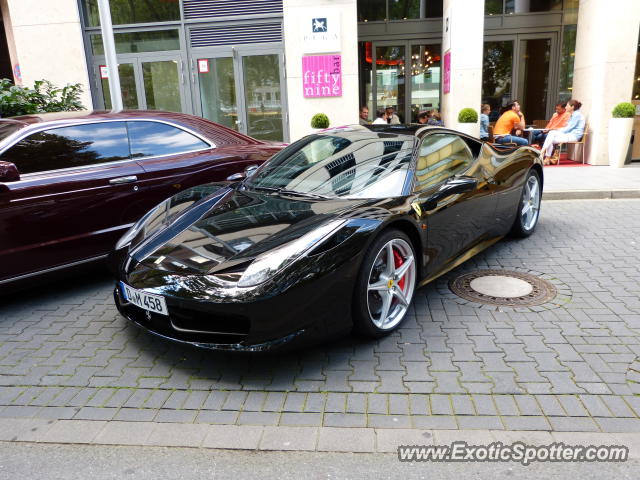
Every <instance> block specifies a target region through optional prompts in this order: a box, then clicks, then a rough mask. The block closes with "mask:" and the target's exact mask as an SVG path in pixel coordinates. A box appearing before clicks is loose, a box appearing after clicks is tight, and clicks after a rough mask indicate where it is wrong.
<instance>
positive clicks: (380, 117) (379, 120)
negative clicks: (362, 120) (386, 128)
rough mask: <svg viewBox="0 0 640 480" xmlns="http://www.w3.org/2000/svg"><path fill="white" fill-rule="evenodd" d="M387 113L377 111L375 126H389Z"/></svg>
mask: <svg viewBox="0 0 640 480" xmlns="http://www.w3.org/2000/svg"><path fill="white" fill-rule="evenodd" d="M387 118H388V117H387V112H386V110H378V111H376V119H375V120H374V121H373V125H380V124H384V125H386V124H387Z"/></svg>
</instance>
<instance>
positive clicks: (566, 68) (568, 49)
mask: <svg viewBox="0 0 640 480" xmlns="http://www.w3.org/2000/svg"><path fill="white" fill-rule="evenodd" d="M578 3H579V2H578V0H565V2H564V8H565V10H564V15H562V19H563V26H562V44H561V47H560V48H561V50H560V72H559V75H558V100H561V101H567V100H570V99H571V92H572V89H573V61H574V59H575V54H576V35H577V32H578V26H577V23H578Z"/></svg>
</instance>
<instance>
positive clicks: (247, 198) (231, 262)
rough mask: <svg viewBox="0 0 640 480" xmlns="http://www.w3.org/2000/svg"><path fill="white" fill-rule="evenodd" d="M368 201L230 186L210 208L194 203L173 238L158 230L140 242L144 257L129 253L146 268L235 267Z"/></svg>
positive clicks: (177, 270) (203, 271)
mask: <svg viewBox="0 0 640 480" xmlns="http://www.w3.org/2000/svg"><path fill="white" fill-rule="evenodd" d="M367 202H370V200H362V199H357V200H343V199H335V200H333V199H327V200H315V199H307V198H299V197H290V196H287V195H277V194H270V193H262V192H259V193H258V192H253V191H246V190H241V191H238V190H231V191H229V192H228V193H227V194H226V195H225V196H224V197H222V198H221V200H220V201H218V202H217V203H216V204H215V206H213V207H210V206H209V205H207V204H204V206H199V205H194V207H193V208H194V209H197V208H203V211H202V212H201V214H200V215H196V216H195V217H197V218H198V219H197V220H195V221H194V222H193V223H192V224H191V225H190V226H188V227H187V228H186V229H183V230H182V231H181V232H180V233H178V234H177V235H175V236H172V238H167V237H166V236H163V235H162V234H160V235H158V236H157V237H156V238H155V239H152V240H151V243H155V244H154V245H148V246H146V247H145V249H144V250H145V252H146V254H145V257H144V258H137V256H136V252H134V253H133V257H134V258H135V259H136V260H138V261H139V262H141V263H142V264H143V265H145V266H147V267H149V268H152V269H157V270H163V271H167V272H173V273H179V274H207V273H212V272H219V271H222V270H228V271H233V270H238V269H241V268H242V265H243V264H246V263H247V262H248V261H250V260H252V259H254V258H255V257H256V256H257V255H259V254H261V253H263V252H265V251H268V250H271V249H273V248H275V247H278V246H280V245H282V244H284V243H287V242H289V241H291V240H294V239H296V238H299V237H300V236H302V235H304V234H305V233H307V232H308V231H310V230H312V229H313V228H315V227H317V226H318V225H319V224H321V223H324V222H326V221H328V220H329V219H330V218H334V217H336V216H339V215H340V214H342V213H344V212H346V211H351V210H352V209H354V208H355V207H358V206H360V205H363V204H365V203H367ZM207 208H208V209H209V210H208V211H207V210H206V209H207ZM166 228H171V225H168V226H167V227H166ZM163 237H164V238H163ZM149 247H151V248H149ZM149 252H150V253H149ZM234 267H235V268H234Z"/></svg>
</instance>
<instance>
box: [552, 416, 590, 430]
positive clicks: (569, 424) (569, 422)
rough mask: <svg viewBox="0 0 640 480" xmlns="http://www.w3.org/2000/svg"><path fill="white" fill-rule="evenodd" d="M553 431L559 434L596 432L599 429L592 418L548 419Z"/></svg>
mask: <svg viewBox="0 0 640 480" xmlns="http://www.w3.org/2000/svg"><path fill="white" fill-rule="evenodd" d="M547 419H548V420H549V422H550V423H551V426H552V428H553V429H554V430H556V431H559V432H597V431H599V430H600V429H599V428H598V425H597V424H596V423H595V422H594V421H593V419H592V418H590V417H588V418H582V417H548V418H547Z"/></svg>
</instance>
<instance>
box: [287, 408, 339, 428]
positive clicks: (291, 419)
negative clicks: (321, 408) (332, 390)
mask: <svg viewBox="0 0 640 480" xmlns="http://www.w3.org/2000/svg"><path fill="white" fill-rule="evenodd" d="M326 415H328V414H326ZM336 415H337V414H336ZM278 424H279V425H289V426H315V427H320V426H322V414H321V413H292V412H284V413H282V415H280V421H279V423H278Z"/></svg>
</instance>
